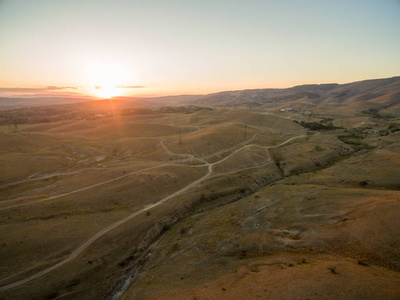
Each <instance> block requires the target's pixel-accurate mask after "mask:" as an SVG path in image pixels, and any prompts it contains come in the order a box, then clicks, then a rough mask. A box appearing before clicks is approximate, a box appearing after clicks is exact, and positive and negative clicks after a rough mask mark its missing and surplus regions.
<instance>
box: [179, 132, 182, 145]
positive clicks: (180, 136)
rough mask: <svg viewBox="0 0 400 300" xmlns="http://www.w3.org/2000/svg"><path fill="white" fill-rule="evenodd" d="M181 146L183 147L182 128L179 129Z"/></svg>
mask: <svg viewBox="0 0 400 300" xmlns="http://www.w3.org/2000/svg"><path fill="white" fill-rule="evenodd" d="M178 144H179V145H182V128H179V142H178Z"/></svg>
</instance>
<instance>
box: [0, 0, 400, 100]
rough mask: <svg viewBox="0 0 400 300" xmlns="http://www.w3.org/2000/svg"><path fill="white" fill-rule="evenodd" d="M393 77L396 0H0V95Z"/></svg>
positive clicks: (399, 30)
mask: <svg viewBox="0 0 400 300" xmlns="http://www.w3.org/2000/svg"><path fill="white" fill-rule="evenodd" d="M399 75H400V0H335V1H332V0H280V1H277V0H246V1H244V0H243V1H236V0H212V1H209V0H201V1H198V0H196V1H195V0H169V1H165V0H146V1H143V0H142V1H136V0H131V1H128V0H110V1H102V0H96V1H95V0H68V1H65V0H64V1H61V0H35V1H30V0H0V96H4V95H14V96H15V95H73V94H76V95H78V94H83V95H89V96H97V97H110V96H118V95H121V96H124V95H125V96H144V95H145V96H161V95H177V94H205V93H212V92H218V91H225V90H241V89H252V88H285V87H291V86H294V85H300V84H308V83H347V82H353V81H359V80H364V79H374V78H386V77H392V76H399Z"/></svg>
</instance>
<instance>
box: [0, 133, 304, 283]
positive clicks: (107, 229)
mask: <svg viewBox="0 0 400 300" xmlns="http://www.w3.org/2000/svg"><path fill="white" fill-rule="evenodd" d="M256 135H257V134H254V135H253V137H251V138H250V139H249V140H246V141H245V142H242V143H240V144H239V145H237V146H236V147H238V146H239V147H240V146H241V147H240V148H238V149H236V150H235V151H234V152H232V153H231V154H229V155H228V156H226V157H225V158H223V159H221V160H219V161H217V162H214V163H208V162H206V161H204V163H205V164H204V165H202V166H207V167H208V171H207V173H206V174H205V175H204V176H202V177H201V178H199V179H197V180H195V181H193V182H192V183H190V184H188V185H187V186H185V187H183V188H181V189H180V190H178V191H176V192H174V193H172V194H170V195H168V196H167V197H165V198H163V199H161V200H159V201H157V202H155V203H153V204H149V205H147V206H145V207H144V208H142V209H140V210H138V211H136V212H134V213H133V214H131V215H129V216H127V217H126V218H124V219H122V220H120V221H118V222H115V223H113V224H111V225H109V226H107V227H105V228H104V229H102V230H100V231H99V232H98V233H96V234H95V235H94V236H92V237H91V238H89V239H88V240H87V241H86V242H84V243H83V244H82V245H80V246H79V247H78V248H76V249H75V250H74V251H73V252H72V253H71V254H70V255H69V256H68V257H67V258H65V259H63V260H62V261H60V262H58V263H57V264H55V265H53V266H51V267H48V268H46V269H44V270H42V271H40V272H38V273H36V274H34V275H32V276H29V277H27V278H25V279H22V280H19V281H16V282H13V283H10V284H8V285H5V286H2V287H0V291H5V290H8V289H11V288H14V287H17V286H20V285H22V284H24V283H27V282H29V281H31V280H34V279H36V278H39V277H41V276H43V275H45V274H47V273H49V272H51V271H53V270H55V269H58V268H59V267H61V266H63V265H65V264H67V263H68V262H70V261H71V260H73V259H75V258H76V257H77V256H78V255H80V254H81V253H82V252H83V251H85V250H86V249H87V248H88V247H89V246H90V245H91V244H93V243H94V242H95V241H96V240H98V239H99V238H100V237H102V236H103V235H105V234H106V233H108V232H110V231H111V230H113V229H115V228H117V227H118V226H120V225H122V224H124V223H126V222H128V221H129V220H131V219H133V218H134V217H136V216H138V215H140V214H141V213H143V212H145V211H148V210H150V209H152V208H154V207H157V206H160V205H162V204H163V203H165V202H167V201H168V200H170V199H171V198H173V197H175V196H178V195H180V194H182V193H184V192H186V191H187V190H189V189H191V188H193V187H195V186H196V185H198V184H200V183H201V182H203V181H204V180H206V179H207V178H208V177H210V176H211V174H212V172H213V166H214V165H216V164H219V163H222V162H223V161H225V160H227V159H228V158H230V157H231V156H232V155H234V154H235V153H237V152H238V151H240V150H242V149H244V148H246V147H249V146H252V145H246V144H244V143H248V142H249V141H252V140H253V139H254V138H255V136H256ZM302 137H306V135H300V136H296V137H292V138H290V139H288V140H286V141H284V142H282V143H280V144H278V145H275V146H260V147H264V148H267V149H269V148H276V147H279V146H282V145H285V144H287V143H289V142H291V141H292V140H294V139H298V138H302ZM161 144H162V145H163V143H161ZM253 146H254V145H253ZM257 146H259V145H257ZM163 147H164V148H165V150H166V151H167V152H169V153H171V154H172V155H176V154H175V153H172V152H170V151H169V150H168V149H167V148H166V147H165V145H163ZM236 147H231V148H228V149H225V150H224V151H219V152H221V153H225V152H229V151H232V148H233V149H235V148H236ZM214 155H215V154H214ZM199 160H202V159H201V158H200V159H199ZM165 165H168V163H164V164H161V165H158V166H154V167H150V168H146V169H142V170H138V171H134V172H131V173H128V174H125V175H122V176H119V177H116V178H113V179H111V180H107V181H104V182H101V183H97V184H94V185H91V186H88V187H85V188H81V189H78V190H75V191H72V192H69V193H65V194H61V195H57V196H52V197H48V198H45V199H41V200H37V201H33V202H29V203H23V204H18V205H14V206H9V207H7V208H3V209H0V210H4V209H9V208H12V207H19V206H23V205H27V204H33V203H39V202H43V201H48V200H51V199H56V198H60V197H63V196H67V195H71V194H74V193H78V192H81V191H84V190H88V189H92V188H94V187H98V186H100V185H104V184H106V183H110V182H114V181H117V180H119V179H122V178H124V177H127V176H130V175H132V174H135V173H138V172H142V171H146V170H151V169H155V168H160V167H162V166H165Z"/></svg>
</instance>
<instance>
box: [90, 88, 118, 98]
mask: <svg viewBox="0 0 400 300" xmlns="http://www.w3.org/2000/svg"><path fill="white" fill-rule="evenodd" d="M94 94H95V95H96V96H97V97H99V98H106V99H108V98H111V97H116V96H121V91H120V88H117V87H115V86H112V85H102V86H98V85H97V86H95V88H94Z"/></svg>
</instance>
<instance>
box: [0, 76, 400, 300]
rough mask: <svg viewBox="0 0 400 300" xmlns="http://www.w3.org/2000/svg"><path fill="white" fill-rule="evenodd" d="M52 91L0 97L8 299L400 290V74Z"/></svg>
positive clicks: (302, 295) (0, 215)
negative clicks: (178, 90)
mask: <svg viewBox="0 0 400 300" xmlns="http://www.w3.org/2000/svg"><path fill="white" fill-rule="evenodd" d="M41 101H43V102H42V103H43V105H41ZM52 101H54V102H52V103H51V104H53V105H51V104H50V103H49V102H50V100H49V99H45V98H43V99H40V100H39V99H37V100H36V102H35V104H34V105H35V106H34V107H33V106H32V107H24V108H19V105H21V103H24V101H23V100H19V101H17V102H16V103H13V101H12V100H3V101H2V102H1V105H3V106H5V107H7V109H4V110H2V111H1V112H0V122H1V123H0V124H1V127H0V128H1V133H0V143H1V150H0V151H1V152H0V167H1V170H2V172H1V175H0V176H1V177H0V190H1V193H0V195H1V196H0V197H1V201H0V222H1V226H0V236H1V243H2V244H1V248H0V261H1V262H0V275H1V279H0V283H1V287H0V295H1V298H4V299H60V298H62V299H103V298H104V299H119V298H120V299H194V298H196V299H202V298H207V299H218V298H228V299H255V298H257V297H261V298H264V297H267V298H271V299H272V298H274V299H276V298H281V299H306V298H310V299H314V298H318V299H321V298H332V299H333V298H336V299H337V298H342V297H344V295H346V297H347V298H366V299H377V298H387V299H395V298H398V297H399V296H400V289H399V286H400V275H399V273H398V271H399V268H400V259H399V256H398V249H399V243H400V239H399V237H398V232H399V230H400V219H399V218H398V216H399V214H400V211H399V210H400V204H399V203H400V202H399V196H400V194H399V189H400V181H399V179H400V135H399V134H400V78H399V77H394V78H388V79H378V80H368V81H360V82H355V83H349V84H343V85H337V84H329V85H305V86H297V87H293V88H289V89H259V90H241V91H231V92H221V93H216V94H208V95H197V96H182V97H178V96H175V97H165V98H140V99H139V98H114V99H113V98H111V99H108V100H96V101H93V100H88V101H79V102H75V101H69V100H68V99H66V100H63V102H64V103H59V102H58V101H59V100H56V99H54V100H52ZM68 102H70V103H68ZM72 102H73V103H72ZM26 103H30V102H29V100H27V101H26ZM13 105H15V107H14V108H12V106H13ZM24 105H25V103H24Z"/></svg>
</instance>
